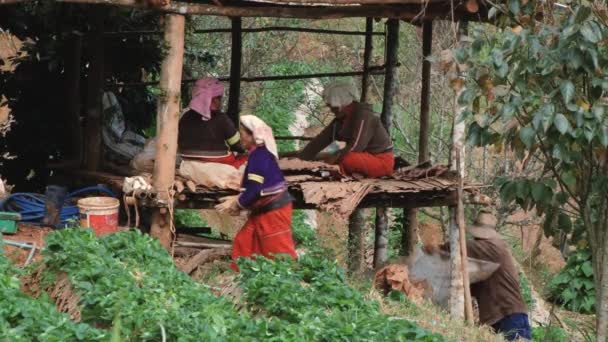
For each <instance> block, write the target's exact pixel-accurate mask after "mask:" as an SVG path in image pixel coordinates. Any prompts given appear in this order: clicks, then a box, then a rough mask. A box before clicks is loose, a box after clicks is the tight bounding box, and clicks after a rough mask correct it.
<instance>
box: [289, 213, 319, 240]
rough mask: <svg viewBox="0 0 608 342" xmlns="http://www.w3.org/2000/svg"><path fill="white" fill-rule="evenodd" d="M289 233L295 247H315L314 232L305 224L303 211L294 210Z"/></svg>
mask: <svg viewBox="0 0 608 342" xmlns="http://www.w3.org/2000/svg"><path fill="white" fill-rule="evenodd" d="M291 232H292V234H293V240H294V242H295V243H296V245H302V246H316V239H317V237H316V234H315V231H314V230H313V229H312V228H311V227H310V226H309V225H308V224H307V223H306V217H305V212H304V210H294V211H293V217H292V224H291Z"/></svg>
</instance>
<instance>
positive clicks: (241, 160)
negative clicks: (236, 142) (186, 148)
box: [189, 153, 247, 169]
mask: <svg viewBox="0 0 608 342" xmlns="http://www.w3.org/2000/svg"><path fill="white" fill-rule="evenodd" d="M189 159H192V160H197V161H202V162H206V163H219V164H226V165H232V166H234V168H235V169H238V168H239V167H241V165H243V164H245V163H246V162H247V156H246V155H240V156H238V157H235V156H234V154H232V153H231V154H230V155H228V156H226V157H219V158H204V157H200V158H189Z"/></svg>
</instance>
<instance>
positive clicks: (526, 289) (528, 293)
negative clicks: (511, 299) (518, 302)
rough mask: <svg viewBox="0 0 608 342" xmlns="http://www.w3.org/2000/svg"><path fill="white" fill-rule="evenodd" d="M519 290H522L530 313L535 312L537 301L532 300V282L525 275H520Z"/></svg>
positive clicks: (521, 273)
mask: <svg viewBox="0 0 608 342" xmlns="http://www.w3.org/2000/svg"><path fill="white" fill-rule="evenodd" d="M519 288H520V289H521V295H522V297H523V299H524V302H526V305H527V306H528V311H532V310H534V306H535V305H536V301H535V300H534V298H532V288H531V287H530V281H529V280H528V278H527V277H526V275H525V273H523V272H520V273H519Z"/></svg>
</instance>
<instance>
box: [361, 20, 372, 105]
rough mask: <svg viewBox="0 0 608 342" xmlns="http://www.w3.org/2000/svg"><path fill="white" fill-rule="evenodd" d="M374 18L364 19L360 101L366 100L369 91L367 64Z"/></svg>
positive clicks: (369, 55)
mask: <svg viewBox="0 0 608 342" xmlns="http://www.w3.org/2000/svg"><path fill="white" fill-rule="evenodd" d="M373 35H374V18H366V19H365V47H364V50H363V78H362V79H361V102H366V101H367V93H368V92H369V77H370V73H369V66H370V63H371V59H372V51H373V49H374V39H373V38H374V37H373Z"/></svg>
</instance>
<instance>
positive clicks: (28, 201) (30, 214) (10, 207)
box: [0, 186, 116, 226]
mask: <svg viewBox="0 0 608 342" xmlns="http://www.w3.org/2000/svg"><path fill="white" fill-rule="evenodd" d="M93 191H98V192H103V193H105V194H108V195H110V196H112V197H116V195H115V194H114V192H112V191H111V190H110V189H108V188H106V187H103V186H91V187H86V188H82V189H79V190H76V191H74V192H71V193H68V194H67V195H66V198H65V201H64V202H63V207H62V208H61V212H60V215H59V217H60V225H62V226H66V225H67V224H69V223H70V221H73V220H75V219H78V215H79V210H78V207H77V206H75V205H72V199H73V198H74V197H75V196H78V195H81V194H84V193H88V192H93ZM0 210H1V211H7V212H12V213H18V214H20V215H21V222H24V223H28V224H33V225H40V224H41V223H42V219H43V218H44V217H45V213H46V197H45V196H44V195H41V194H36V193H27V192H18V193H14V194H11V195H10V196H8V197H6V198H5V199H3V200H2V201H0Z"/></svg>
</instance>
